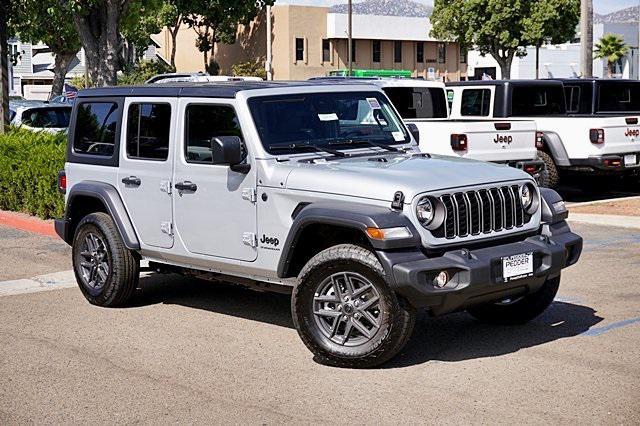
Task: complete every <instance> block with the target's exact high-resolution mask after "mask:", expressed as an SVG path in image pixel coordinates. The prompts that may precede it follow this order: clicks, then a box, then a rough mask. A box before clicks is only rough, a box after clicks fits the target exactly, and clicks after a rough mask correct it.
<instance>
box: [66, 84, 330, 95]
mask: <svg viewBox="0 0 640 426" xmlns="http://www.w3.org/2000/svg"><path fill="white" fill-rule="evenodd" d="M330 83H331V82H330V81H323V80H318V81H232V82H199V83H193V82H177V83H153V84H144V85H139V86H112V87H97V88H92V89H82V90H80V91H79V92H78V98H95V97H127V96H149V97H155V96H159V97H160V96H166V97H208V98H235V97H236V94H238V93H239V92H242V91H245V90H258V89H270V88H285V87H314V86H315V87H319V86H327V85H330Z"/></svg>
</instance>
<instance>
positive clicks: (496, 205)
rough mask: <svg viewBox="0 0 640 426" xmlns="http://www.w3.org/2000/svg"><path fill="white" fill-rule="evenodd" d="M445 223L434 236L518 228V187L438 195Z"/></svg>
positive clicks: (520, 220)
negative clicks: (443, 208)
mask: <svg viewBox="0 0 640 426" xmlns="http://www.w3.org/2000/svg"><path fill="white" fill-rule="evenodd" d="M440 201H442V204H443V205H444V207H445V221H444V224H443V225H442V227H441V229H438V230H437V231H436V232H434V236H436V237H440V238H441V237H443V236H444V237H445V238H456V237H460V238H463V237H467V236H469V235H480V234H491V233H492V232H498V231H502V230H510V229H514V228H520V227H522V226H524V223H525V219H526V218H525V212H524V209H523V208H522V201H521V200H520V187H519V186H518V185H511V186H501V187H496V188H488V189H480V190H475V191H467V192H456V193H453V194H445V195H441V196H440Z"/></svg>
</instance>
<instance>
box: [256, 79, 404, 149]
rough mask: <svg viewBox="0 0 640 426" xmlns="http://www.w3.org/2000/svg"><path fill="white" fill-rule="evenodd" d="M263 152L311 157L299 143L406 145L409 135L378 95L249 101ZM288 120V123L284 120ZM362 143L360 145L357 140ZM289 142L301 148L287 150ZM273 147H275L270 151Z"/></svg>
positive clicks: (309, 95)
mask: <svg viewBox="0 0 640 426" xmlns="http://www.w3.org/2000/svg"><path fill="white" fill-rule="evenodd" d="M249 107H250V109H251V114H252V115H253V119H254V122H255V123H256V127H257V129H258V133H259V135H260V140H261V141H262V144H263V146H264V147H265V149H266V150H267V151H268V152H270V153H272V154H286V153H287V152H290V153H293V152H296V153H297V152H299V153H303V152H304V153H309V152H313V150H312V149H306V148H305V146H303V145H309V144H312V145H316V146H330V145H335V144H336V143H344V142H343V141H348V142H349V146H342V145H335V147H338V148H337V149H343V148H345V149H348V148H349V147H351V146H353V145H355V144H360V143H361V145H360V146H358V148H361V147H363V146H369V144H367V142H366V141H373V142H376V143H381V144H399V143H408V142H409V141H410V139H409V135H408V133H407V131H406V129H405V128H404V126H403V125H402V120H401V119H400V117H398V115H397V114H396V113H395V111H394V110H393V108H392V107H391V103H390V102H389V100H388V99H387V98H386V97H385V96H384V95H383V94H382V93H379V92H350V93H340V92H334V93H305V94H299V95H282V96H264V97H254V98H251V99H249ZM283 117H286V119H283ZM359 141H360V142H359ZM291 144H294V145H299V147H294V148H290V146H291ZM274 145H278V146H277V147H274Z"/></svg>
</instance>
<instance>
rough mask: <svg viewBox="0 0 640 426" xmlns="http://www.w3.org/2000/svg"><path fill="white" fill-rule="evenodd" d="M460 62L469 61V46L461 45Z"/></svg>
mask: <svg viewBox="0 0 640 426" xmlns="http://www.w3.org/2000/svg"><path fill="white" fill-rule="evenodd" d="M460 63H461V64H466V63H467V48H466V47H464V46H460Z"/></svg>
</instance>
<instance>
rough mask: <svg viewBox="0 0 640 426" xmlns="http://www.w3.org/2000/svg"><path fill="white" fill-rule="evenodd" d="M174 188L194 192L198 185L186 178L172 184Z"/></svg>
mask: <svg viewBox="0 0 640 426" xmlns="http://www.w3.org/2000/svg"><path fill="white" fill-rule="evenodd" d="M174 188H176V189H177V190H178V191H185V192H196V191H197V190H198V185H196V184H195V183H193V182H189V181H188V180H186V181H184V182H178V183H176V184H175V185H174Z"/></svg>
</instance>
